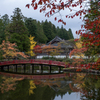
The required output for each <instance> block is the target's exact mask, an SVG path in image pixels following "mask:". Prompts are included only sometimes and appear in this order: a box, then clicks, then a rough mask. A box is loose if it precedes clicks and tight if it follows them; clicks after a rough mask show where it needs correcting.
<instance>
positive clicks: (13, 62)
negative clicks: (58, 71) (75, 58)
mask: <svg viewBox="0 0 100 100" xmlns="http://www.w3.org/2000/svg"><path fill="white" fill-rule="evenodd" d="M26 63H30V64H48V65H57V66H63V67H65V66H66V65H65V63H64V62H60V61H52V60H37V59H28V60H13V61H3V62H0V66H2V65H10V64H26Z"/></svg>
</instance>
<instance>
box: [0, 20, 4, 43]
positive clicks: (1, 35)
mask: <svg viewBox="0 0 100 100" xmlns="http://www.w3.org/2000/svg"><path fill="white" fill-rule="evenodd" d="M4 39H5V34H4V24H3V22H2V19H0V44H1V43H2V40H4Z"/></svg>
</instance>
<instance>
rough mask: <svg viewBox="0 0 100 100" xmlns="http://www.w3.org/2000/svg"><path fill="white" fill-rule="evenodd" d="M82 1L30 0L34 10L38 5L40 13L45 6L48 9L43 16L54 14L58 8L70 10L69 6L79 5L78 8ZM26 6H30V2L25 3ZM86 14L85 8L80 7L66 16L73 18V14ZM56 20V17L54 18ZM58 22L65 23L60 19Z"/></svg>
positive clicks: (44, 9)
mask: <svg viewBox="0 0 100 100" xmlns="http://www.w3.org/2000/svg"><path fill="white" fill-rule="evenodd" d="M82 2H84V0H77V2H75V3H74V2H73V0H68V1H64V0H59V3H58V1H57V0H39V1H38V0H32V3H31V6H32V7H33V8H34V10H36V9H37V8H38V6H39V5H40V13H41V12H44V11H46V10H47V8H48V9H49V11H48V12H47V13H46V14H45V16H47V17H49V16H51V15H53V14H55V13H56V12H59V11H60V10H64V8H68V9H69V10H70V11H72V9H71V7H77V6H79V5H80V8H81V7H82V5H81V3H82ZM26 7H28V8H29V7H30V4H27V5H26ZM82 13H83V14H86V10H84V9H82V10H80V11H78V12H76V13H75V14H74V15H72V16H69V15H68V16H66V17H68V18H73V17H75V16H78V15H80V16H81V15H82ZM55 20H57V19H55ZM58 22H62V23H63V24H64V25H66V23H65V22H64V21H63V20H61V19H58Z"/></svg>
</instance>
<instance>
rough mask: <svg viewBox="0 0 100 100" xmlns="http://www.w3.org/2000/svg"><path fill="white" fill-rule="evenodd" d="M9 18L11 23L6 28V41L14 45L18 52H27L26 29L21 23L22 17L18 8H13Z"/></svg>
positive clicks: (27, 39)
mask: <svg viewBox="0 0 100 100" xmlns="http://www.w3.org/2000/svg"><path fill="white" fill-rule="evenodd" d="M13 13H14V14H13V16H11V18H12V19H11V23H10V24H9V25H8V27H7V28H6V32H7V33H8V34H6V35H7V37H8V40H9V41H10V42H11V43H16V44H17V46H18V49H19V50H20V51H28V50H29V43H30V42H29V38H28V33H29V32H28V29H27V28H26V26H25V24H24V22H23V15H22V13H21V10H20V9H19V8H15V10H14V12H13Z"/></svg>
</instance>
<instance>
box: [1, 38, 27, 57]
mask: <svg viewBox="0 0 100 100" xmlns="http://www.w3.org/2000/svg"><path fill="white" fill-rule="evenodd" d="M0 49H1V50H2V52H3V58H4V59H13V58H19V57H22V58H27V57H28V56H27V55H25V54H24V53H23V52H19V50H18V49H17V45H16V44H15V43H10V42H9V41H5V40H3V42H2V44H1V45H0Z"/></svg>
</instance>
